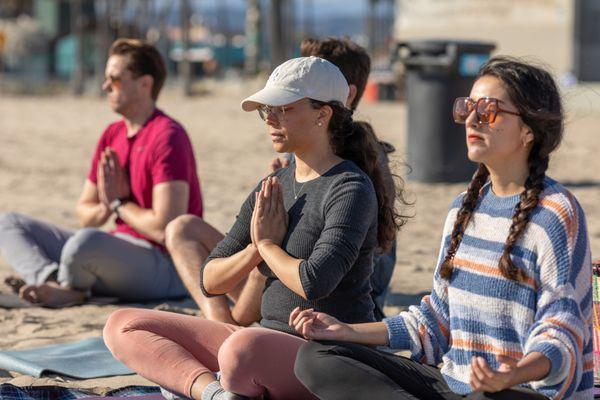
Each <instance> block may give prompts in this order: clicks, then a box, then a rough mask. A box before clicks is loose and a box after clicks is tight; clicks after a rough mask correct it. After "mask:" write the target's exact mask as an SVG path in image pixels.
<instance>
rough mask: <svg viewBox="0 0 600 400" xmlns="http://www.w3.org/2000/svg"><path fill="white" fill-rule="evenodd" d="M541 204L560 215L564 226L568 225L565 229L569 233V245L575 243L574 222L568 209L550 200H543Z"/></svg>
mask: <svg viewBox="0 0 600 400" xmlns="http://www.w3.org/2000/svg"><path fill="white" fill-rule="evenodd" d="M540 204H541V205H542V206H543V207H547V208H550V209H552V210H554V211H555V212H556V214H558V216H560V217H561V218H562V220H563V222H564V224H565V225H566V226H565V228H566V231H567V237H568V241H569V244H571V243H573V220H572V219H571V218H570V217H569V213H568V212H567V209H566V208H565V207H564V206H563V205H562V204H560V203H557V202H555V201H552V200H549V199H543V200H542V201H540Z"/></svg>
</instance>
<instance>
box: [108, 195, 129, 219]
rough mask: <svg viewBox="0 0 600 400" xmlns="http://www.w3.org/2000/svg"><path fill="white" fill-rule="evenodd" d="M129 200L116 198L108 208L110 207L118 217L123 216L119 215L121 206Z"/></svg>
mask: <svg viewBox="0 0 600 400" xmlns="http://www.w3.org/2000/svg"><path fill="white" fill-rule="evenodd" d="M127 201H128V200H127V199H114V200H113V201H111V202H110V204H109V206H108V208H110V211H111V212H113V213H115V214H117V217H119V218H120V217H121V216H120V215H119V207H121V206H122V205H123V204H125V203H127Z"/></svg>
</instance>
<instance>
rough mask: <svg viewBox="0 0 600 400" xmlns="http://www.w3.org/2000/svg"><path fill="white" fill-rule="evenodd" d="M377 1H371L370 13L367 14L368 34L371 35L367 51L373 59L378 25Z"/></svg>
mask: <svg viewBox="0 0 600 400" xmlns="http://www.w3.org/2000/svg"><path fill="white" fill-rule="evenodd" d="M376 3H377V0H369V12H368V14H367V34H368V35H369V46H368V48H367V50H368V51H369V54H370V55H371V57H373V56H374V54H375V36H376V35H377V24H376V21H375V6H376Z"/></svg>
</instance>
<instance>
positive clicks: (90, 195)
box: [0, 39, 202, 307]
mask: <svg viewBox="0 0 600 400" xmlns="http://www.w3.org/2000/svg"><path fill="white" fill-rule="evenodd" d="M165 78H166V69H165V65H164V62H163V59H162V57H161V55H160V53H159V52H158V51H157V50H156V48H154V47H153V46H152V45H150V44H148V43H146V42H143V41H140V40H135V39H119V40H117V41H115V42H114V43H113V44H112V46H111V48H110V51H109V58H108V61H107V63H106V71H105V81H104V84H103V85H102V89H103V90H104V91H105V92H106V94H107V97H108V102H109V105H110V107H111V108H112V110H113V111H114V112H116V113H117V114H120V115H122V116H123V120H121V121H118V122H115V123H113V124H111V125H109V126H108V128H106V130H105V131H104V133H103V134H102V136H101V138H100V140H99V141H98V144H97V147H96V151H95V153H94V156H93V159H92V162H91V167H90V170H89V173H88V175H87V180H86V181H85V184H84V186H83V191H82V193H81V196H80V198H79V201H78V202H77V206H76V214H77V217H78V218H79V222H80V224H81V226H82V227H83V228H82V229H79V230H75V231H74V230H69V229H65V228H61V227H58V226H55V225H52V224H49V223H46V222H42V221H38V220H35V219H32V218H30V217H27V216H25V215H21V214H17V213H6V214H3V215H1V216H0V251H1V253H2V255H3V256H4V257H5V258H6V260H7V261H8V263H9V264H10V266H11V267H12V268H13V269H14V270H15V271H16V272H17V273H18V276H13V277H10V278H8V279H7V280H6V282H7V283H8V284H9V285H10V286H12V287H13V289H14V290H15V291H16V292H18V293H19V295H20V296H21V297H22V298H24V299H25V300H28V301H30V302H32V303H34V304H40V305H44V306H49V307H63V306H67V305H72V304H79V303H82V302H83V301H84V300H85V299H86V297H87V296H88V295H90V294H94V295H101V296H114V297H118V298H119V299H121V300H127V301H139V300H151V299H165V298H172V297H181V296H185V295H186V294H187V293H186V290H185V287H184V286H183V284H182V282H181V280H180V278H179V276H178V275H177V272H176V270H175V267H174V266H173V262H172V260H171V258H170V256H169V254H168V253H167V252H166V250H165V248H164V241H165V227H166V225H167V224H168V223H169V222H170V221H171V220H173V219H174V218H176V217H177V216H179V215H182V214H185V213H189V214H194V215H197V216H202V199H201V195H200V186H199V182H198V177H197V175H196V162H195V159H194V153H193V150H192V145H191V142H190V140H189V138H188V136H187V134H186V132H185V130H184V129H183V127H182V126H181V125H180V124H179V123H177V122H176V121H175V120H173V119H172V118H170V117H169V116H168V115H166V114H164V113H163V112H162V111H161V110H159V109H158V108H157V107H156V101H157V99H158V95H159V93H160V90H161V88H162V86H163V83H164V81H165ZM112 216H116V218H117V219H116V229H115V230H114V231H113V232H110V233H106V232H104V231H102V230H100V229H97V227H100V226H102V225H104V223H106V222H107V221H108V220H109V218H111V217H112Z"/></svg>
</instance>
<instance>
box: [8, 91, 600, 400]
mask: <svg viewBox="0 0 600 400" xmlns="http://www.w3.org/2000/svg"><path fill="white" fill-rule="evenodd" d="M255 87H256V85H255V84H249V83H243V82H232V83H227V84H223V83H211V84H208V83H207V84H205V89H206V91H207V93H206V94H205V95H202V96H198V97H193V98H184V97H181V96H180V95H179V91H176V90H175V89H174V88H167V91H166V93H164V95H163V96H162V98H161V100H160V102H159V106H160V107H161V108H163V109H164V110H165V111H166V112H167V113H169V114H170V115H172V116H173V117H174V118H176V119H177V120H179V121H180V122H181V123H182V124H183V125H184V126H185V127H186V129H187V131H188V133H189V135H190V137H191V139H192V142H193V145H194V150H195V152H196V157H197V160H198V171H199V176H200V180H201V185H202V191H203V195H204V201H205V209H206V214H205V218H206V220H207V221H208V222H209V223H211V224H213V225H214V226H216V227H217V228H218V229H220V230H221V231H226V230H227V229H228V228H229V226H230V225H231V224H232V222H233V220H234V217H235V215H236V213H237V211H238V209H239V206H240V205H241V204H242V201H243V199H244V198H245V197H246V196H247V194H248V193H249V191H250V190H251V188H252V187H253V186H254V185H255V184H256V182H258V180H259V179H260V178H261V177H262V176H264V175H265V174H266V172H267V165H268V162H269V161H270V159H271V158H272V157H273V156H274V153H273V150H272V149H271V146H270V141H269V139H268V137H267V135H266V133H265V132H266V131H265V128H264V123H262V121H260V120H259V118H258V115H256V114H255V113H253V114H248V113H244V112H242V111H241V110H240V107H239V101H240V100H241V99H242V98H243V97H244V96H245V95H248V94H249V93H250V92H251V91H252V90H253V89H254V88H255ZM565 99H566V104H567V109H568V116H569V121H568V124H567V129H566V136H565V141H564V143H563V145H562V147H561V148H560V150H559V151H558V152H557V153H556V155H555V157H554V159H553V160H552V163H551V168H550V173H549V175H550V176H552V177H554V178H556V179H558V180H559V181H562V182H565V183H567V184H568V187H569V189H570V190H571V191H572V192H573V193H574V194H575V196H576V197H577V198H578V199H579V201H580V203H581V204H582V206H583V208H584V210H585V212H586V215H587V222H588V230H589V233H590V238H591V245H592V252H593V254H595V255H596V256H600V205H599V204H600V202H599V201H598V200H599V199H600V174H599V172H598V171H600V157H598V156H597V149H598V145H599V144H600V138H599V136H598V133H599V132H598V126H600V86H598V85H596V86H590V85H587V86H576V87H573V88H570V89H568V90H565ZM0 110H2V116H1V122H0V194H1V195H0V212H6V211H18V212H22V213H25V214H28V215H31V216H35V217H37V218H42V219H45V220H48V221H51V222H53V223H57V224H61V225H64V226H68V227H76V226H77V221H76V218H75V215H74V211H73V209H74V204H75V201H76V200H77V197H78V196H79V193H80V190H81V188H82V184H83V182H84V179H85V175H86V173H87V169H88V165H89V160H90V157H91V155H92V152H93V150H94V147H95V143H96V141H97V139H98V137H99V135H100V133H101V132H102V130H103V128H104V127H105V126H106V125H107V124H108V123H110V122H111V121H114V120H116V119H117V118H118V117H117V116H116V115H115V114H113V113H112V112H111V111H110V110H109V108H108V106H107V104H106V102H105V100H104V99H100V98H94V97H84V98H72V97H67V96H52V97H11V98H6V97H3V98H0ZM357 116H358V117H359V118H362V119H366V120H368V121H370V122H371V123H372V124H373V126H374V127H375V129H376V132H377V133H378V134H379V135H380V136H381V137H382V138H383V139H385V140H388V141H389V142H391V143H393V144H394V145H395V146H396V148H397V149H398V152H397V153H396V155H397V156H399V157H400V160H397V161H401V158H402V156H403V154H404V152H405V146H404V143H406V137H405V136H406V129H405V122H406V108H405V105H404V104H403V103H398V102H385V103H375V104H364V105H362V106H361V107H360V108H359V110H358V113H357ZM400 172H402V171H400ZM464 188H465V185H464V184H423V183H416V182H412V181H408V182H407V185H406V190H407V191H408V193H409V198H411V199H413V200H414V201H415V206H414V207H413V208H412V209H411V210H408V211H409V212H411V213H412V214H414V218H411V219H410V221H409V222H408V224H407V225H406V226H405V227H404V228H403V229H402V231H401V233H400V235H399V240H398V248H397V254H398V261H397V265H396V270H395V274H394V277H393V280H392V285H391V294H390V296H389V301H388V307H387V308H386V311H387V313H388V314H392V313H395V312H398V310H400V309H401V308H403V307H406V306H407V305H408V304H411V303H414V302H415V301H417V299H418V298H419V297H420V295H421V294H423V293H425V292H427V291H429V290H430V289H431V279H432V273H433V270H434V266H435V262H436V258H437V251H438V248H439V240H440V235H441V229H442V225H443V222H444V218H445V214H446V211H447V207H448V205H449V204H450V202H451V201H452V199H453V198H454V197H455V196H456V195H457V194H458V193H460V192H461V191H462V190H463V189H464ZM8 273H9V268H8V266H7V265H6V263H5V262H4V261H3V260H2V259H1V257H0V277H4V276H6V275H7V274H8ZM0 290H1V291H2V292H4V293H6V292H7V291H8V288H6V287H1V286H0ZM146 306H148V307H151V306H155V304H150V305H146ZM179 306H183V307H189V306H190V303H189V302H188V303H185V304H179ZM115 309H117V306H115V305H108V306H107V305H104V306H100V305H84V306H80V307H72V308H68V309H63V310H49V309H44V308H39V307H25V308H13V309H2V310H0V349H24V348H28V347H33V346H41V345H46V344H52V343H60V342H68V341H75V340H78V339H82V338H87V337H91V336H97V335H100V334H101V332H102V328H103V325H104V323H105V321H106V319H107V317H108V315H109V314H110V313H111V312H112V311H114V310H115ZM4 382H10V383H13V384H16V385H30V384H36V385H38V384H58V385H66V386H71V387H78V388H92V389H93V390H94V391H95V392H96V393H100V394H101V393H104V392H106V391H107V390H108V389H109V388H117V387H121V386H124V385H130V384H151V383H150V382H148V381H146V380H145V379H143V378H142V377H139V376H136V375H134V376H127V377H114V378H104V379H92V380H82V381H78V380H70V379H65V378H60V377H54V378H52V377H51V378H43V379H34V378H31V377H27V376H19V375H18V374H16V373H9V372H7V371H2V370H0V383H4Z"/></svg>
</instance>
